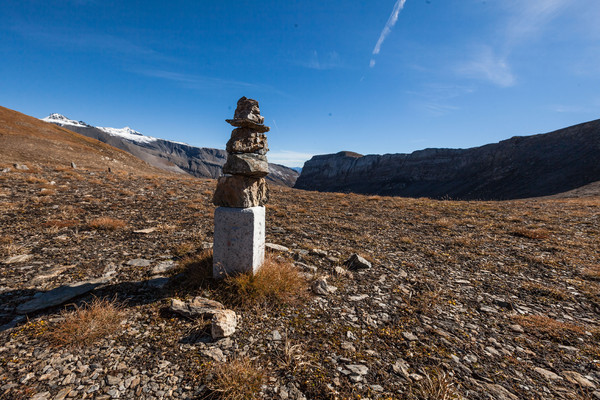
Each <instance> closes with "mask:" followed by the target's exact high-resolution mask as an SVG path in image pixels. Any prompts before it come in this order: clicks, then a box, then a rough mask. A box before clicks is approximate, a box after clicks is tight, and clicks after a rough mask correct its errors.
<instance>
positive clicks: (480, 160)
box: [294, 120, 600, 200]
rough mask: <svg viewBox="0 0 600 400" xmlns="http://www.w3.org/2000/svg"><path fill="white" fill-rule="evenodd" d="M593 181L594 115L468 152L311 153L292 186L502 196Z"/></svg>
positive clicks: (598, 170) (599, 142) (597, 156)
mask: <svg viewBox="0 0 600 400" xmlns="http://www.w3.org/2000/svg"><path fill="white" fill-rule="evenodd" d="M599 180H600V120H595V121H592V122H587V123H583V124H579V125H575V126H571V127H569V128H565V129H560V130H557V131H554V132H551V133H546V134H539V135H533V136H517V137H513V138H511V139H508V140H503V141H501V142H499V143H495V144H488V145H485V146H481V147H475V148H471V149H425V150H421V151H415V152H414V153H411V154H384V155H367V156H361V155H360V154H357V153H351V152H340V153H337V154H328V155H320V156H315V157H313V158H311V159H310V160H309V161H307V162H306V163H305V164H304V168H303V169H302V174H301V175H300V177H299V178H298V180H297V181H296V185H295V186H294V187H296V188H299V189H306V190H318V191H327V192H355V193H364V194H379V195H394V196H406V197H432V198H452V199H465V200H467V199H482V200H483V199H485V200H504V199H518V198H526V197H537V196H545V195H552V194H556V193H561V192H565V191H568V190H572V189H575V188H578V187H580V186H583V185H586V184H588V183H591V182H595V181H599Z"/></svg>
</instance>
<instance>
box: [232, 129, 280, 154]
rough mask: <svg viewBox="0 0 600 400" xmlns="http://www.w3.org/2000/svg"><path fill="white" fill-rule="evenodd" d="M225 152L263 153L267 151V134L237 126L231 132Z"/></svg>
mask: <svg viewBox="0 0 600 400" xmlns="http://www.w3.org/2000/svg"><path fill="white" fill-rule="evenodd" d="M226 150H227V153H229V154H238V153H255V154H261V155H265V154H267V152H268V151H269V146H268V144H267V135H265V134H264V133H260V132H256V131H254V130H252V129H249V128H237V129H234V130H233V131H232V132H231V139H229V141H228V142H227V146H226Z"/></svg>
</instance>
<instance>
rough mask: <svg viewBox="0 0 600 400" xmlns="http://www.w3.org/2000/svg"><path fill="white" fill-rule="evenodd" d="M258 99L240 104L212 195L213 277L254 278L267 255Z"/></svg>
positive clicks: (266, 169) (264, 168) (264, 149)
mask: <svg viewBox="0 0 600 400" xmlns="http://www.w3.org/2000/svg"><path fill="white" fill-rule="evenodd" d="M264 120H265V119H264V117H262V116H261V115H260V109H259V108H258V102H257V101H256V100H252V99H247V98H246V97H242V98H241V99H239V100H238V103H237V108H236V110H235V114H234V117H233V119H228V120H226V121H227V122H228V123H229V124H231V125H232V126H234V127H235V129H234V130H233V131H232V132H231V139H229V141H228V142H227V148H226V150H227V162H226V163H225V165H224V166H223V173H224V174H225V175H224V176H222V177H220V178H219V181H218V182H217V189H216V190H215V194H214V196H213V204H215V205H216V206H218V207H217V209H216V210H215V231H214V232H215V233H214V244H213V277H215V278H223V277H225V276H227V275H233V274H236V273H240V272H252V273H256V272H257V271H258V269H259V268H260V267H261V266H262V264H263V262H264V256H265V207H264V205H265V203H266V202H267V200H268V198H269V192H268V186H267V182H266V181H265V176H266V175H267V174H268V173H269V163H268V161H267V156H266V154H267V152H268V151H269V148H268V147H267V136H266V135H265V133H266V132H268V131H269V127H268V126H265V125H264V124H263V122H264Z"/></svg>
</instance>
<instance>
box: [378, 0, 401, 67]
mask: <svg viewBox="0 0 600 400" xmlns="http://www.w3.org/2000/svg"><path fill="white" fill-rule="evenodd" d="M404 3H406V0H396V4H394V9H393V10H392V14H391V15H390V17H389V18H388V20H387V22H386V23H385V26H384V27H383V30H382V31H381V35H379V40H377V43H376V44H375V48H374V49H373V55H377V54H379V52H380V51H381V45H382V44H383V42H384V41H385V38H386V37H387V36H388V35H389V34H390V32H391V31H392V28H393V27H394V25H396V22H397V21H398V14H400V11H402V9H403V8H404ZM370 66H371V67H373V66H375V60H374V59H373V58H371V63H370Z"/></svg>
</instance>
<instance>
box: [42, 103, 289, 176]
mask: <svg viewBox="0 0 600 400" xmlns="http://www.w3.org/2000/svg"><path fill="white" fill-rule="evenodd" d="M44 121H46V122H50V123H53V124H58V125H60V126H63V127H64V128H67V129H69V130H72V131H74V132H77V133H80V134H82V135H85V136H88V137H91V138H94V139H98V140H100V141H101V142H104V143H108V144H110V145H111V146H114V147H116V148H118V149H121V150H124V151H126V152H128V153H131V154H133V155H134V156H136V157H139V158H141V159H142V160H144V161H146V162H147V163H149V164H151V165H154V166H155V167H158V168H161V169H164V170H167V171H171V172H177V173H185V174H190V175H193V176H196V177H200V178H213V179H215V178H218V177H219V176H221V175H222V170H223V165H224V164H225V161H227V152H226V151H225V150H220V149H213V148H207V147H195V146H190V145H188V144H185V143H180V142H173V141H170V140H164V139H158V138H154V137H150V136H145V135H142V134H141V133H139V132H137V131H134V130H132V129H130V128H128V127H126V128H123V129H115V128H101V127H94V126H91V125H88V124H86V123H84V122H77V121H74V120H70V119H68V118H66V117H64V116H62V115H60V114H51V115H50V116H49V117H47V118H44ZM269 170H270V171H271V173H269V175H267V177H266V179H267V180H268V181H269V182H272V183H275V184H279V185H285V186H293V185H294V183H295V182H296V179H297V177H298V175H299V174H298V172H297V171H294V170H292V169H291V168H288V167H285V166H283V165H278V164H273V163H270V164H269Z"/></svg>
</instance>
